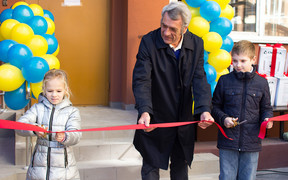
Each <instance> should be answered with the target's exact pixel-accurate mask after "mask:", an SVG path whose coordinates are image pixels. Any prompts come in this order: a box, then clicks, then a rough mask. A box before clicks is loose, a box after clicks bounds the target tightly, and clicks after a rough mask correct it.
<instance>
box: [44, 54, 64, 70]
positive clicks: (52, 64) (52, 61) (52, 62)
mask: <svg viewBox="0 0 288 180" xmlns="http://www.w3.org/2000/svg"><path fill="white" fill-rule="evenodd" d="M41 57H42V58H43V59H45V60H46V61H47V63H48V64H49V68H50V69H60V62H59V60H58V58H57V57H55V56H54V55H52V54H45V55H43V56H41Z"/></svg>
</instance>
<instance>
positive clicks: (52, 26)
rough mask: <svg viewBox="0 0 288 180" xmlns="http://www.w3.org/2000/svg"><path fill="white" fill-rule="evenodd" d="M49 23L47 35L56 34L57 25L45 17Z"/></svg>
mask: <svg viewBox="0 0 288 180" xmlns="http://www.w3.org/2000/svg"><path fill="white" fill-rule="evenodd" d="M44 18H45V19H46V21H47V23H48V29H47V32H46V34H51V35H52V34H53V33H54V32H55V23H54V22H53V20H52V19H50V18H48V17H44Z"/></svg>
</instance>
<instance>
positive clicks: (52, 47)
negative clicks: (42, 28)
mask: <svg viewBox="0 0 288 180" xmlns="http://www.w3.org/2000/svg"><path fill="white" fill-rule="evenodd" d="M43 37H44V38H45V39H46V41H47V43H48V51H47V53H46V54H53V53H54V52H55V51H56V50H57V47H58V41H57V39H56V37H55V36H53V35H51V34H44V35H43Z"/></svg>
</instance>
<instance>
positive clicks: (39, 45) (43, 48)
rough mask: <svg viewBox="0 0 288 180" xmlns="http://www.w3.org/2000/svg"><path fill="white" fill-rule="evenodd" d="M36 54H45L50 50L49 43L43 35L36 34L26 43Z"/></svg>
mask: <svg viewBox="0 0 288 180" xmlns="http://www.w3.org/2000/svg"><path fill="white" fill-rule="evenodd" d="M25 44H26V45H27V46H28V47H29V48H30V49H31V51H32V53H33V55H34V56H43V55H44V54H46V53H47V51H48V43H47V41H46V39H45V38H44V37H43V36H40V35H34V36H33V37H32V38H30V39H29V40H28V41H27V42H26V43H25Z"/></svg>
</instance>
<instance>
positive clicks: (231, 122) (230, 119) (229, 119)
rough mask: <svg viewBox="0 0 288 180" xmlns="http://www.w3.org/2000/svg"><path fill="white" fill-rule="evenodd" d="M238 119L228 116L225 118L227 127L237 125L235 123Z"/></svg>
mask: <svg viewBox="0 0 288 180" xmlns="http://www.w3.org/2000/svg"><path fill="white" fill-rule="evenodd" d="M237 121H238V118H233V117H227V118H225V120H224V126H225V127H226V128H233V127H235V123H236V122H237Z"/></svg>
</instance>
